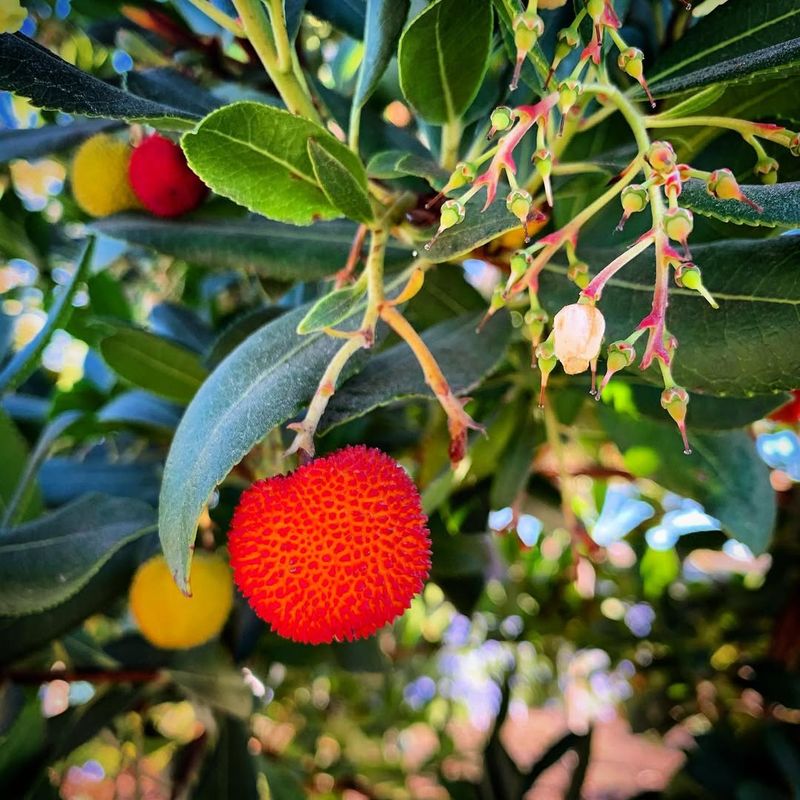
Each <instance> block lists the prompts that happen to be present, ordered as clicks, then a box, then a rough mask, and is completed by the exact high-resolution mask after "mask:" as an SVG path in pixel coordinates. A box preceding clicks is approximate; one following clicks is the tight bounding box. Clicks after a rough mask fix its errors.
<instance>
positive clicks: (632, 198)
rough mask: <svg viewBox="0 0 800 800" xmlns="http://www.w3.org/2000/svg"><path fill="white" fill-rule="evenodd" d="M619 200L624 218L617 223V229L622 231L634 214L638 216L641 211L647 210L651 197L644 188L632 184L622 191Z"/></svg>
mask: <svg viewBox="0 0 800 800" xmlns="http://www.w3.org/2000/svg"><path fill="white" fill-rule="evenodd" d="M619 199H620V203H622V218H621V219H620V221H619V222H618V223H617V228H616V229H617V230H618V231H621V230H622V229H623V228H624V227H625V223H626V222H627V221H628V220H629V219H630V218H631V215H632V214H638V213H639V212H640V211H643V210H644V209H645V208H647V204H648V203H649V202H650V196H649V195H648V193H647V189H645V188H644V186H642V185H641V184H639V183H632V184H631V185H630V186H626V187H625V188H624V189H623V190H622V194H621V195H620V196H619Z"/></svg>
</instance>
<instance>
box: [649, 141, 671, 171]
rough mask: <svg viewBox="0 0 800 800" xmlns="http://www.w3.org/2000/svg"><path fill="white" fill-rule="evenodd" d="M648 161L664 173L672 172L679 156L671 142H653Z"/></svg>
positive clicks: (656, 169) (655, 168)
mask: <svg viewBox="0 0 800 800" xmlns="http://www.w3.org/2000/svg"><path fill="white" fill-rule="evenodd" d="M646 158H647V163H648V164H650V166H651V167H652V168H653V169H654V170H655V171H656V172H659V173H661V174H662V175H666V174H667V173H668V172H672V170H673V169H675V166H676V165H677V163H678V158H677V156H676V155H675V151H674V150H673V149H672V145H671V144H670V143H669V142H653V143H652V144H651V145H650V148H649V149H648V151H647V156H646Z"/></svg>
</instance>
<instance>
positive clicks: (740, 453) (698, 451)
mask: <svg viewBox="0 0 800 800" xmlns="http://www.w3.org/2000/svg"><path fill="white" fill-rule="evenodd" d="M598 411H599V413H600V421H601V423H602V424H603V427H604V428H605V429H606V431H607V432H608V435H609V436H610V437H611V438H612V439H613V441H614V442H615V443H616V444H617V445H618V446H619V447H620V448H621V449H622V450H623V453H624V452H625V451H627V450H629V449H630V448H634V447H635V448H647V449H650V450H652V451H653V453H654V454H655V457H656V458H655V462H654V463H655V468H654V470H653V471H652V473H650V474H649V475H648V476H647V477H652V478H653V479H654V480H656V481H657V482H658V483H660V484H661V485H662V486H663V487H664V488H666V489H669V490H670V491H673V492H677V493H678V494H682V495H685V496H687V497H691V498H693V499H695V500H697V501H699V502H700V503H702V504H703V506H704V507H705V509H706V511H707V512H708V513H709V514H711V515H712V516H714V517H716V518H717V519H719V520H720V522H721V523H722V526H723V529H724V530H725V532H726V533H728V534H730V535H731V536H732V537H734V538H735V539H738V540H739V541H741V542H744V543H745V544H746V545H747V546H748V547H749V548H750V549H751V550H752V551H753V552H754V553H756V554H758V553H763V552H764V551H765V550H766V549H767V547H768V546H769V542H770V539H771V537H772V531H773V528H774V527H775V516H776V503H775V492H774V491H773V489H772V487H771V486H770V482H769V470H768V469H767V467H766V465H765V464H764V463H763V462H762V461H761V459H760V458H759V457H758V454H757V453H756V448H755V445H754V444H753V440H752V439H751V437H750V436H749V435H748V434H747V433H745V432H744V431H728V432H724V433H708V432H707V433H697V432H692V430H691V408H690V410H689V431H690V435H689V441H690V444H691V446H692V451H693V452H692V454H691V455H688V456H687V455H684V454H683V449H682V447H681V443H680V437H679V436H678V432H677V430H676V429H675V427H674V426H672V425H671V424H666V423H664V424H659V423H657V422H651V421H650V420H645V419H642V418H635V417H632V416H630V415H628V414H616V413H614V412H613V411H611V410H610V408H609V407H608V406H605V405H601V406H600V408H599V409H598Z"/></svg>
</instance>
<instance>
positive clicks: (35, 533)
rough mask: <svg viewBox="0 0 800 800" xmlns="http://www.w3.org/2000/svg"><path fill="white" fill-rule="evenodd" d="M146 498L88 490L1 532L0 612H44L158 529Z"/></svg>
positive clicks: (9, 613) (66, 597)
mask: <svg viewBox="0 0 800 800" xmlns="http://www.w3.org/2000/svg"><path fill="white" fill-rule="evenodd" d="M154 525H155V513H154V512H153V509H152V508H151V507H150V506H148V505H146V504H145V503H140V502H137V501H134V500H125V499H121V498H117V497H105V496H104V495H89V496H87V497H85V498H84V499H82V500H79V501H77V502H75V503H72V504H71V505H69V506H66V507H64V508H61V509H59V510H58V511H55V512H53V513H52V514H48V515H47V516H44V517H41V518H40V519H37V520H35V521H33V522H28V523H25V524H24V525H20V526H18V527H16V528H11V529H7V530H5V531H3V532H2V535H1V536H0V614H3V615H11V616H14V615H23V614H31V613H34V612H37V611H43V610H45V609H48V608H51V607H52V606H55V605H58V604H59V603H62V602H64V600H67V599H69V598H70V597H72V595H74V594H75V593H76V592H77V591H78V590H79V589H81V588H82V587H83V586H85V585H86V583H87V582H88V580H89V579H90V578H91V577H92V576H93V575H94V574H95V573H96V572H97V571H98V570H99V569H100V568H101V567H102V566H103V564H105V563H106V562H107V561H108V559H109V558H111V556H112V555H113V554H114V553H115V552H116V551H117V550H119V549H120V548H121V547H122V546H123V545H125V544H127V543H128V542H131V541H133V540H135V539H138V538H139V537H140V536H144V535H145V534H147V533H150V532H152V531H153V530H155V528H154Z"/></svg>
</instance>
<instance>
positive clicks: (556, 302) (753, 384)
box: [539, 234, 800, 397]
mask: <svg viewBox="0 0 800 800" xmlns="http://www.w3.org/2000/svg"><path fill="white" fill-rule="evenodd" d="M797 248H798V240H797V239H796V238H795V236H793V235H788V234H787V235H785V236H779V237H776V238H774V239H766V240H747V239H737V240H731V241H721V242H714V243H712V244H702V245H695V246H694V247H693V248H692V256H693V259H694V261H695V262H696V263H697V265H698V266H699V267H700V269H701V270H702V271H703V282H704V283H705V285H706V286H707V287H708V290H709V291H710V292H711V293H712V294H713V295H714V296H715V297H716V298H717V300H718V302H719V305H720V307H719V308H718V309H716V310H714V309H712V308H711V307H710V306H709V305H708V304H707V303H706V301H705V300H703V299H702V298H701V297H700V296H699V295H698V294H697V293H696V292H692V291H690V290H688V289H681V288H678V287H676V286H670V290H669V292H670V302H669V309H668V311H667V325H668V327H669V330H670V331H671V332H672V333H673V334H674V335H675V336H676V337H677V339H678V342H679V343H680V346H679V348H678V352H677V354H676V357H675V363H674V367H673V372H674V375H675V378H676V380H677V381H678V382H679V383H680V384H681V385H683V386H685V387H686V388H687V389H689V390H691V391H697V392H703V393H706V394H715V395H733V396H738V397H748V396H752V395H754V394H770V393H774V392H779V391H783V390H788V389H794V388H796V386H797V383H798V380H797V379H798V375H800V348H798V347H797V335H796V326H797V312H798V307H799V306H800V271H798V270H797V269H795V268H794V264H795V263H796V260H797ZM578 253H579V255H581V256H582V257H583V258H584V259H586V260H587V261H588V262H589V263H590V264H591V265H592V268H593V271H595V272H597V271H599V270H600V269H601V268H602V266H603V265H604V264H607V263H608V262H609V261H611V260H612V259H613V258H614V257H615V256H617V255H619V251H618V250H606V249H602V250H601V249H597V250H593V249H589V248H584V249H581V247H580V245H579V247H578ZM565 273H566V268H565V267H560V266H555V265H551V266H549V267H547V268H546V269H545V271H544V272H543V273H542V276H541V277H542V279H541V286H540V292H539V296H540V297H541V298H542V301H543V303H544V305H545V306H546V307H547V308H548V310H549V311H551V312H555V311H557V310H558V309H559V308H560V307H561V306H562V305H565V304H567V303H573V302H575V298H576V296H577V292H576V289H575V287H574V285H572V284H570V283H569V282H568V281H567V280H566V278H565ZM654 273H655V267H654V264H653V260H652V255H650V254H647V255H643V256H640V257H638V258H637V259H635V260H634V261H633V262H631V264H629V265H627V266H626V267H625V268H624V269H623V270H622V271H621V272H620V273H619V274H618V276H617V277H615V278H614V279H612V280H611V281H610V282H609V284H608V285H607V286H606V288H605V289H604V291H603V296H602V299H601V302H600V305H599V307H600V309H601V310H602V312H603V314H604V315H605V317H606V323H607V327H606V341H609V342H610V341H614V340H615V339H624V338H625V337H626V336H628V335H629V334H630V333H631V331H633V330H634V329H635V328H636V326H637V325H638V324H639V322H640V321H641V320H642V319H643V318H644V316H645V315H646V314H647V313H648V312H649V311H650V304H651V301H652V294H653V276H654ZM637 347H638V346H637ZM639 349H640V348H639Z"/></svg>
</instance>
